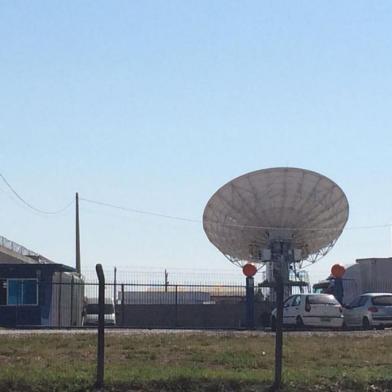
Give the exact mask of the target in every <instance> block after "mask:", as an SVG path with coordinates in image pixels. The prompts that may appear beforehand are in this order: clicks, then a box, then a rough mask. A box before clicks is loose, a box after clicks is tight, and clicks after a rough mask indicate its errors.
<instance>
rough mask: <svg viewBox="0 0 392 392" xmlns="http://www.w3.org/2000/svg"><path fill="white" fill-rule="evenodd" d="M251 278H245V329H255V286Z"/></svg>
mask: <svg viewBox="0 0 392 392" xmlns="http://www.w3.org/2000/svg"><path fill="white" fill-rule="evenodd" d="M254 282H255V281H254V279H253V277H251V276H248V277H247V278H246V328H247V329H254V327H255V284H254Z"/></svg>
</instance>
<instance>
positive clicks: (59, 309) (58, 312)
mask: <svg viewBox="0 0 392 392" xmlns="http://www.w3.org/2000/svg"><path fill="white" fill-rule="evenodd" d="M62 279H63V273H62V272H60V280H59V284H58V288H59V290H58V309H57V327H58V328H60V327H61V313H62V312H61V289H62V286H63V280H62Z"/></svg>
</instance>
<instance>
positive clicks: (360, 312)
mask: <svg viewBox="0 0 392 392" xmlns="http://www.w3.org/2000/svg"><path fill="white" fill-rule="evenodd" d="M343 314H344V326H345V327H349V328H351V327H362V328H363V329H371V328H374V327H379V328H383V327H392V293H367V294H362V295H360V296H359V297H357V298H355V299H354V300H353V301H352V302H351V303H350V304H349V305H348V306H346V307H345V308H343Z"/></svg>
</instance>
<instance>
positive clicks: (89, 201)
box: [79, 197, 201, 223]
mask: <svg viewBox="0 0 392 392" xmlns="http://www.w3.org/2000/svg"><path fill="white" fill-rule="evenodd" d="M79 199H80V200H81V201H85V202H87V203H91V204H96V205H100V206H103V207H109V208H115V209H117V210H122V211H127V212H133V213H136V214H142V215H151V216H156V217H158V218H166V219H172V220H179V221H185V222H191V223H201V221H200V220H199V219H192V218H184V217H181V216H175V215H166V214H161V213H159V212H152V211H144V210H138V209H135V208H128V207H123V206H118V205H115V204H112V203H105V202H103V201H98V200H91V199H86V198H84V197H80V198H79Z"/></svg>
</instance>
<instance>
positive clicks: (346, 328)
mask: <svg viewBox="0 0 392 392" xmlns="http://www.w3.org/2000/svg"><path fill="white" fill-rule="evenodd" d="M342 329H343V331H347V330H348V326H347V324H346V322H345V321H343V325H342Z"/></svg>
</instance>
